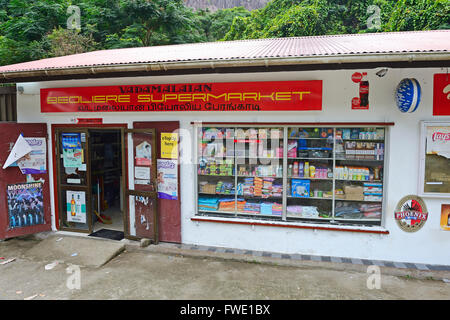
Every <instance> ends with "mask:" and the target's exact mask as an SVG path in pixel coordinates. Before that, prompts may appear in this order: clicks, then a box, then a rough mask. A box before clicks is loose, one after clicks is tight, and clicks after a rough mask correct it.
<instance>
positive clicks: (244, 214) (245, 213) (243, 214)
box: [236, 211, 281, 218]
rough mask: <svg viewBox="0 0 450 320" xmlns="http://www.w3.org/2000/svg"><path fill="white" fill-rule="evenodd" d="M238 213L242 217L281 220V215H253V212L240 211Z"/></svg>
mask: <svg viewBox="0 0 450 320" xmlns="http://www.w3.org/2000/svg"><path fill="white" fill-rule="evenodd" d="M236 213H237V214H238V215H240V216H252V217H271V218H281V215H275V214H262V213H251V212H243V211H238V212H236Z"/></svg>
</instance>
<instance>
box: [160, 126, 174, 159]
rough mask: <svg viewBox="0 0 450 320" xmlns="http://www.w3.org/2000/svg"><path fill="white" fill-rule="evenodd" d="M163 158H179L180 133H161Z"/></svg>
mask: <svg viewBox="0 0 450 320" xmlns="http://www.w3.org/2000/svg"><path fill="white" fill-rule="evenodd" d="M161 158H169V159H177V158H178V133H172V132H169V133H166V132H162V133H161Z"/></svg>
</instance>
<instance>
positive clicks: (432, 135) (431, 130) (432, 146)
mask: <svg viewBox="0 0 450 320" xmlns="http://www.w3.org/2000/svg"><path fill="white" fill-rule="evenodd" d="M426 151H427V154H437V155H438V156H441V157H445V158H447V159H450V127H427V150H426Z"/></svg>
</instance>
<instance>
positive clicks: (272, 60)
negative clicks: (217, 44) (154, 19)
mask: <svg viewBox="0 0 450 320" xmlns="http://www.w3.org/2000/svg"><path fill="white" fill-rule="evenodd" d="M439 61H450V53H449V52H447V51H444V52H414V53H410V52H408V53H405V52H400V53H399V52H395V53H372V54H367V53H364V54H359V53H355V54H346V55H328V56H324V55H320V56H318V55H311V56H301V57H261V58H251V59H250V58H245V59H241V58H238V59H226V60H220V59H216V60H212V59H211V60H196V61H168V62H148V63H133V64H114V65H93V66H81V67H67V68H58V69H36V70H21V71H13V72H0V83H12V82H26V81H27V80H26V79H32V78H42V79H43V80H42V81H45V79H48V80H53V79H56V78H60V77H70V76H75V75H76V76H77V78H80V76H81V78H83V77H84V76H85V78H90V77H92V76H96V77H98V76H99V75H104V77H108V74H114V75H116V74H119V73H120V74H124V75H126V74H127V73H132V72H141V73H142V72H144V73H149V75H151V74H153V73H159V74H161V72H162V73H164V72H168V71H178V72H177V73H180V74H182V73H183V70H192V69H197V70H214V69H227V68H228V69H233V68H246V67H248V68H251V67H266V68H268V69H269V70H267V71H270V68H271V67H282V66H295V65H297V66H313V68H314V66H319V65H320V66H321V68H320V69H326V65H336V64H337V65H346V64H351V65H353V64H373V63H380V64H383V63H399V62H402V63H405V62H406V63H412V64H414V62H439ZM324 65H325V67H324ZM333 69H335V68H333ZM199 73H201V71H200V72H199Z"/></svg>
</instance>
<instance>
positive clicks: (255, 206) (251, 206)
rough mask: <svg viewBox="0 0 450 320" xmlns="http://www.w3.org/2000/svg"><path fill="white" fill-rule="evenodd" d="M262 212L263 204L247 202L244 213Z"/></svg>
mask: <svg viewBox="0 0 450 320" xmlns="http://www.w3.org/2000/svg"><path fill="white" fill-rule="evenodd" d="M260 212H261V204H260V203H257V202H250V201H247V202H246V203H245V206H244V213H251V214H259V213H260Z"/></svg>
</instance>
